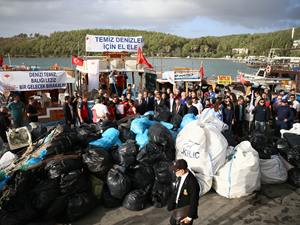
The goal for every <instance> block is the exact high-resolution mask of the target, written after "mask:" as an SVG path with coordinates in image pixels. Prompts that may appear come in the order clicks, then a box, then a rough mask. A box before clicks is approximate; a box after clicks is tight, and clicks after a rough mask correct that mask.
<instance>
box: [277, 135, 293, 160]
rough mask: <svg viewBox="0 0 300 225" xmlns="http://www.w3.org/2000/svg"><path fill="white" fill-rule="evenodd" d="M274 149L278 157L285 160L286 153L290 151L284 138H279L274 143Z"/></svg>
mask: <svg viewBox="0 0 300 225" xmlns="http://www.w3.org/2000/svg"><path fill="white" fill-rule="evenodd" d="M276 147H277V150H278V152H279V153H280V155H282V156H283V157H284V158H286V153H287V152H288V151H289V150H290V146H289V144H288V143H287V141H286V140H285V139H284V138H280V139H279V140H278V141H277V142H276Z"/></svg>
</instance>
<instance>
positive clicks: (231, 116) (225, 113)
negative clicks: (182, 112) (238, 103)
mask: <svg viewBox="0 0 300 225" xmlns="http://www.w3.org/2000/svg"><path fill="white" fill-rule="evenodd" d="M225 107H226V105H225ZM228 111H229V110H228V109H227V107H226V108H225V109H224V111H223V122H224V123H226V124H231V122H232V120H233V119H234V111H233V109H231V110H230V112H229V113H230V118H229V120H230V121H227V120H226V115H227V112H228Z"/></svg>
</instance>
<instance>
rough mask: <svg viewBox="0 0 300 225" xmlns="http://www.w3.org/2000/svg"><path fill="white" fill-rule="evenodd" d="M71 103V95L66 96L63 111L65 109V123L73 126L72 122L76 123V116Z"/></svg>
mask: <svg viewBox="0 0 300 225" xmlns="http://www.w3.org/2000/svg"><path fill="white" fill-rule="evenodd" d="M70 103H71V98H70V96H66V97H65V103H64V105H63V111H64V117H65V123H66V124H67V125H68V126H71V124H74V118H75V117H74V112H73V108H72V106H71V104H70Z"/></svg>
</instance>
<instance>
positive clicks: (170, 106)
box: [167, 98, 176, 109]
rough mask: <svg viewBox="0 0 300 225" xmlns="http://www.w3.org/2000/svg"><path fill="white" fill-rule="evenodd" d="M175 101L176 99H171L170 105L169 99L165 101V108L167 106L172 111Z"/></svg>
mask: <svg viewBox="0 0 300 225" xmlns="http://www.w3.org/2000/svg"><path fill="white" fill-rule="evenodd" d="M175 100H176V99H175V98H174V99H173V104H172V105H170V104H171V103H170V98H168V99H167V106H168V108H169V109H171V108H172V109H173V106H174V105H176V103H175Z"/></svg>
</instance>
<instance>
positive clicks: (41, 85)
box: [0, 70, 67, 91]
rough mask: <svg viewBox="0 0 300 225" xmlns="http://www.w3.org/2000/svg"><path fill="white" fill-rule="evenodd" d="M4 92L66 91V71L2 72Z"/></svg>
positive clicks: (0, 75) (1, 82)
mask: <svg viewBox="0 0 300 225" xmlns="http://www.w3.org/2000/svg"><path fill="white" fill-rule="evenodd" d="M0 85H1V90H2V91H39V90H51V89H66V87H67V72H66V71H55V70H53V71H52V70H49V71H1V72H0Z"/></svg>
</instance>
